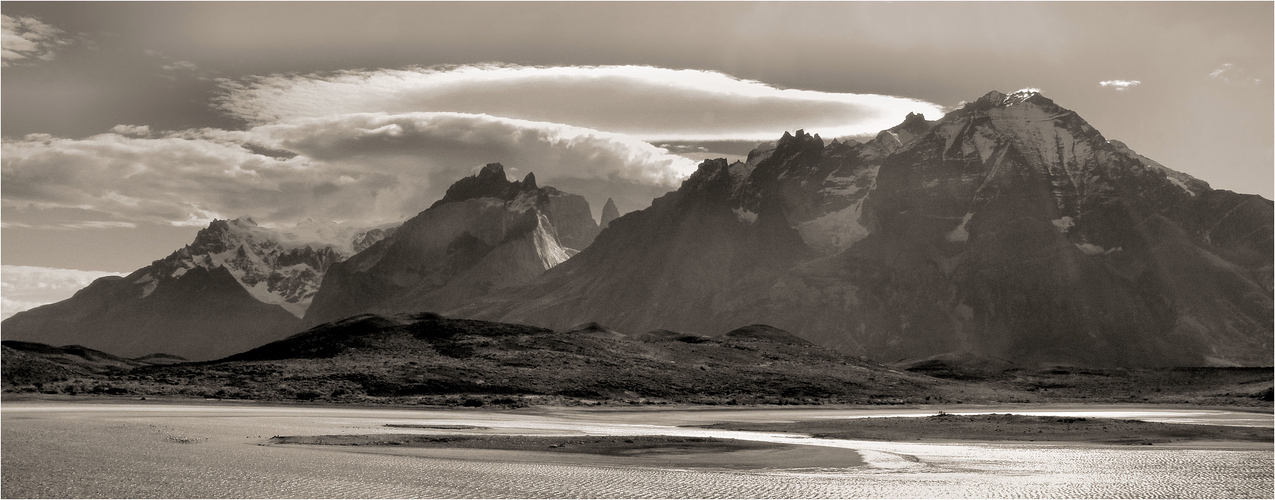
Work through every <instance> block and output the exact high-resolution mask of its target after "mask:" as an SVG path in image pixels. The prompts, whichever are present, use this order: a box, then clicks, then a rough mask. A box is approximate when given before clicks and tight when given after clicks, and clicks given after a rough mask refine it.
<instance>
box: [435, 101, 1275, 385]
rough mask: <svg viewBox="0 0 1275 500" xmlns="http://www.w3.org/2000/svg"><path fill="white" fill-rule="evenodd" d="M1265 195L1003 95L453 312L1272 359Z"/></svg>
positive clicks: (760, 163) (631, 325)
mask: <svg viewBox="0 0 1275 500" xmlns="http://www.w3.org/2000/svg"><path fill="white" fill-rule="evenodd" d="M1272 218H1273V216H1272V204H1271V201H1270V200H1265V199H1262V198H1260V197H1257V196H1246V195H1238V194H1235V193H1231V192H1227V191H1219V190H1213V189H1210V188H1209V187H1208V185H1207V184H1206V183H1204V182H1202V181H1199V180H1196V179H1194V178H1191V177H1190V176H1187V175H1185V174H1182V173H1179V172H1174V171H1172V170H1169V169H1167V168H1165V167H1164V166H1162V165H1159V164H1158V163H1155V162H1153V161H1150V160H1148V159H1146V158H1144V157H1141V156H1139V155H1137V154H1136V153H1134V152H1132V151H1131V150H1129V149H1128V148H1127V147H1126V146H1124V145H1123V144H1121V143H1118V142H1109V141H1107V140H1106V139H1105V138H1104V137H1102V135H1101V134H1100V133H1098V131H1097V130H1094V129H1093V128H1092V127H1091V126H1090V125H1089V124H1088V123H1086V122H1085V121H1084V120H1083V119H1081V118H1080V117H1079V116H1078V115H1077V114H1076V113H1074V112H1072V111H1070V110H1066V109H1064V108H1061V107H1059V106H1057V105H1056V104H1055V103H1053V102H1052V101H1050V100H1049V99H1047V98H1045V97H1044V96H1041V95H1040V94H1038V93H1034V92H1019V93H1015V94H1011V95H1005V94H1001V93H998V92H992V93H989V94H988V95H986V96H984V97H983V98H981V99H979V100H977V101H975V102H972V103H970V104H967V105H966V106H965V107H964V108H962V109H960V110H957V111H953V112H951V113H948V114H947V115H946V116H944V117H943V118H942V119H940V120H937V121H932V122H931V121H926V120H924V117H921V116H918V115H909V116H908V117H907V119H905V121H904V122H903V123H902V124H900V125H899V126H897V127H894V128H891V129H889V130H886V131H883V132H882V133H881V134H879V135H878V136H877V137H876V138H875V139H873V140H872V141H869V142H867V143H863V144H859V143H838V142H835V141H834V142H833V143H831V144H828V145H825V144H824V143H823V141H822V140H820V139H819V138H818V136H809V135H806V134H804V133H802V132H801V131H798V133H797V134H796V135H788V134H785V136H784V138H782V139H781V140H780V141H779V142H778V143H777V144H776V146H775V147H774V148H773V149H769V150H757V151H754V152H753V153H751V154H750V155H749V159H748V161H747V162H737V163H735V164H733V165H727V164H726V163H725V162H724V161H721V160H715V161H714V160H710V161H706V162H704V163H703V164H702V165H701V166H700V168H699V170H698V171H697V172H696V173H695V174H694V175H692V176H691V177H690V178H689V179H687V180H686V181H685V182H684V183H683V185H682V187H681V188H679V190H678V191H677V192H675V193H670V194H669V195H667V196H665V197H663V198H660V199H658V200H656V201H655V202H654V203H653V204H652V206H651V207H650V208H647V209H645V210H641V211H638V212H634V213H630V214H627V215H625V216H623V217H620V218H619V219H616V220H614V221H612V222H611V224H610V226H609V227H608V228H607V229H606V230H604V231H603V232H602V233H601V234H600V235H599V236H598V238H597V241H596V242H595V243H594V245H592V246H591V247H589V248H588V249H586V250H585V251H583V252H582V253H580V254H579V255H578V256H576V257H574V258H572V259H571V260H569V261H567V262H566V263H564V264H562V265H560V266H558V267H556V268H554V269H552V270H550V271H548V272H546V273H545V274H544V276H542V277H541V278H539V279H537V280H535V281H534V282H532V283H530V284H528V285H527V286H525V287H523V288H521V289H519V290H517V291H510V292H505V293H500V294H496V295H494V296H492V297H488V298H486V299H484V300H481V301H479V302H477V303H475V304H472V305H469V306H465V307H461V308H457V309H454V310H451V311H449V312H447V313H448V314H452V315H462V316H467V317H477V318H486V319H496V320H501V321H514V322H526V323H530V324H537V325H543V326H548V327H554V328H562V327H564V326H566V325H570V324H576V323H580V322H584V321H599V322H603V323H606V324H609V325H613V326H615V327H617V328H620V329H627V330H646V329H654V328H669V329H679V330H698V331H720V330H723V329H726V328H729V327H730V326H732V325H738V324H742V323H748V322H756V323H766V324H771V325H775V326H777V327H779V328H782V329H784V330H788V331H791V332H794V333H797V334H799V335H801V336H802V337H804V338H807V339H810V340H812V341H815V342H817V343H819V344H822V345H825V346H832V347H837V348H840V349H844V350H847V351H849V352H854V353H856V354H860V355H864V356H868V357H871V358H873V359H883V360H893V359H900V358H923V357H927V356H932V355H936V354H941V353H945V352H958V351H959V352H969V353H973V354H976V355H981V356H990V357H1000V358H1007V359H1016V360H1021V361H1024V362H1028V363H1042V364H1048V363H1067V364H1082V365H1099V366H1159V365H1210V364H1211V365H1229V364H1242V365H1270V364H1271V363H1272V354H1271V353H1272V349H1271V347H1272V346H1271V341H1272V336H1271V332H1272V328H1273V325H1272V320H1271V318H1272V302H1273V300H1272V287H1271V268H1272V266H1271V263H1272V251H1271V248H1272V236H1271V235H1272Z"/></svg>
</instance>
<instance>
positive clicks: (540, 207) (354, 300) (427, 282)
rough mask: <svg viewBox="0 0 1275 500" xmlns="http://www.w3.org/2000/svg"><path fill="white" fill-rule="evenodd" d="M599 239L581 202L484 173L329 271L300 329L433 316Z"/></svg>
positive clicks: (526, 181) (499, 169)
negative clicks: (346, 320) (366, 316)
mask: <svg viewBox="0 0 1275 500" xmlns="http://www.w3.org/2000/svg"><path fill="white" fill-rule="evenodd" d="M598 232H599V229H598V223H597V220H595V219H594V218H593V213H592V210H591V209H590V207H589V202H588V201H587V200H585V198H584V197H583V196H580V195H575V194H570V193H564V192H562V191H559V190H557V189H555V188H553V187H550V186H540V185H539V184H538V182H537V180H536V176H535V174H534V173H529V174H527V176H526V177H524V178H523V180H521V181H510V180H509V179H508V178H507V177H506V176H505V168H504V166H503V165H501V164H499V163H491V164H488V165H486V166H484V167H483V168H482V169H480V170H479V171H478V172H477V173H476V174H475V175H472V176H469V177H465V178H463V179H460V180H458V181H456V182H455V183H454V184H452V185H451V187H449V188H448V189H447V194H446V195H445V196H444V197H443V198H442V199H441V200H439V201H438V202H436V203H434V204H433V205H432V206H430V207H429V208H428V209H426V210H424V211H422V212H421V213H419V214H417V215H416V216H415V217H412V218H411V219H409V220H408V221H406V222H404V223H403V225H402V226H400V227H399V228H398V229H397V230H396V231H395V232H394V234H393V235H389V236H386V237H384V239H382V240H381V242H379V243H377V244H374V245H371V246H368V247H367V248H366V249H364V250H363V251H362V252H359V253H358V254H357V255H354V256H353V257H351V258H350V259H349V260H347V261H345V262H342V263H341V264H338V265H336V266H334V267H333V268H332V270H331V271H330V272H329V273H328V274H327V276H326V277H325V280H324V283H323V287H322V290H320V291H319V293H317V294H316V295H315V299H314V306H313V308H312V309H311V310H310V311H308V312H307V313H306V316H305V319H306V321H308V322H311V323H317V322H324V321H331V320H335V319H340V318H343V317H348V316H351V315H354V314H361V313H364V312H370V311H381V312H384V311H393V312H404V311H421V310H437V309H439V308H442V307H448V306H450V305H452V304H453V303H457V302H460V303H463V302H464V301H467V300H473V299H474V298H476V297H481V296H482V295H484V294H486V293H487V292H488V291H490V290H492V289H495V288H498V287H502V286H510V285H513V284H518V283H521V282H525V281H527V280H530V279H532V278H534V277H536V276H538V275H539V274H541V273H543V272H544V271H545V269H548V268H551V267H553V266H556V265H558V264H560V263H562V262H564V261H566V260H567V259H568V258H569V257H570V256H571V255H574V254H575V253H577V252H579V251H580V250H583V249H584V248H585V247H587V246H589V244H591V243H592V242H593V239H594V238H595V237H596V236H597V234H598Z"/></svg>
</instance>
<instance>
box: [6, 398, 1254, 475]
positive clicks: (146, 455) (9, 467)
mask: <svg viewBox="0 0 1275 500" xmlns="http://www.w3.org/2000/svg"><path fill="white" fill-rule="evenodd" d="M766 411H767V412H769V413H767V415H766V416H767V417H768V418H771V419H772V420H773V419H774V417H775V416H776V415H779V416H781V417H787V418H789V419H792V420H802V419H804V418H805V415H807V414H805V413H802V412H801V411H800V410H798V411H793V412H785V411H783V410H778V409H767V410H766ZM847 411H849V410H847ZM697 412H698V410H696V409H684V410H683V411H674V412H670V413H668V414H660V413H656V412H646V413H643V414H642V415H643V418H640V419H638V418H636V417H635V415H638V413H623V414H621V413H617V412H598V413H596V414H593V415H592V416H590V415H589V414H588V413H586V412H580V411H577V410H571V411H559V410H555V409H537V410H535V411H527V412H517V411H491V410H472V411H471V410H425V411H413V410H407V409H392V410H377V409H359V408H323V407H287V408H280V407H269V406H254V405H243V404H239V405H234V406H230V405H216V404H211V403H209V404H202V405H173V404H158V405H145V404H141V405H136V404H135V405H112V404H97V405H77V404H67V403H56V402H40V403H38V404H37V403H20V404H11V403H8V402H6V403H5V404H4V405H3V408H0V417H2V419H3V422H2V425H0V430H2V433H3V435H2V436H0V447H2V448H3V449H2V450H0V461H2V463H0V486H2V488H0V495H2V496H4V497H6V498H15V497H37V498H38V497H70V498H83V497H141V498H158V497H165V498H188V497H209V498H226V497H231V498H233V497H262V498H278V497H315V498H376V497H406V498H412V497H426V498H439V497H443V498H470V497H483V498H563V497H593V498H720V497H728V498H794V497H800V498H844V497H865V498H892V497H909V498H916V497H921V498H969V497H976V498H978V497H1007V498H1019V497H1076V498H1086V497H1104V498H1105V497H1143V498H1148V497H1189V498H1268V497H1271V496H1273V495H1275V491H1272V484H1273V483H1272V470H1273V469H1275V466H1273V465H1275V464H1273V460H1272V453H1271V450H1270V449H1263V450H1237V449H1219V448H1216V447H1210V446H1200V447H1194V448H1193V447H1184V446H1173V447H1171V448H1170V447H1164V448H1161V447H1158V446H1139V447H1132V446H1105V445H1093V444H1057V443H906V442H888V441H861V440H839V439H819V438H811V437H807V436H804V435H796V434H793V433H788V434H784V433H766V432H748V431H731V430H716V429H698V428H686V427H678V426H676V425H682V424H683V423H686V422H688V421H689V422H693V421H698V420H699V419H700V418H701V417H702V416H699V414H698V413H697ZM713 416H714V417H720V416H721V414H715V415H713ZM631 417H632V418H631ZM758 418H761V417H758ZM718 421H721V420H718ZM386 424H407V425H414V426H421V427H419V428H412V427H387V426H386ZM669 424H675V425H669ZM483 427H485V428H486V429H480V428H483ZM368 434H386V435H396V434H420V435H430V436H447V435H458V434H483V435H532V436H540V437H544V438H553V439H577V440H579V439H582V438H581V437H582V436H678V437H702V438H714V439H739V440H749V441H755V442H762V443H778V444H783V445H799V447H798V448H793V449H815V448H829V449H843V450H850V451H853V452H854V453H855V454H857V455H858V456H859V457H861V461H862V463H861V465H851V466H848V467H822V468H798V467H792V468H787V467H782V466H781V467H777V468H774V467H772V468H767V469H747V468H733V469H732V468H720V467H713V465H715V464H712V463H711V462H709V461H705V462H703V463H700V464H696V465H691V466H681V465H670V464H667V463H661V462H659V458H661V456H658V455H655V456H653V457H654V458H653V459H652V460H651V461H649V462H645V463H632V464H621V463H604V462H600V461H595V460H592V457H594V456H596V455H590V454H580V455H578V457H582V458H583V459H582V460H580V461H578V462H576V461H575V460H576V457H568V460H566V461H563V460H560V457H564V456H566V455H563V454H554V455H552V456H550V454H547V453H540V452H528V451H517V450H512V451H509V450H474V449H468V450H467V449H459V450H458V449H428V450H419V449H418V450H412V449H406V448H398V449H395V448H393V447H381V448H385V449H377V450H371V451H373V452H372V453H366V452H355V451H351V449H352V448H360V447H340V446H309V445H307V446H296V445H270V438H271V436H276V435H279V436H285V435H287V436H319V435H368ZM768 450H771V451H768ZM782 450H783V449H782V448H776V449H771V448H761V449H754V450H741V451H742V452H743V453H742V454H738V455H732V454H734V453H736V452H725V453H718V454H716V455H717V456H718V457H728V458H730V460H728V461H730V462H733V461H735V459H736V458H738V459H739V460H740V462H743V463H746V462H747V460H749V459H757V460H759V461H768V460H774V459H775V458H776V457H774V456H769V457H768V456H767V455H766V454H767V453H771V452H772V451H773V452H776V453H779V452H782ZM749 454H751V455H752V456H751V458H750V457H749V456H748V455H749ZM847 456H848V455H847ZM718 465H719V464H718ZM772 465H773V464H772ZM781 465H782V464H781Z"/></svg>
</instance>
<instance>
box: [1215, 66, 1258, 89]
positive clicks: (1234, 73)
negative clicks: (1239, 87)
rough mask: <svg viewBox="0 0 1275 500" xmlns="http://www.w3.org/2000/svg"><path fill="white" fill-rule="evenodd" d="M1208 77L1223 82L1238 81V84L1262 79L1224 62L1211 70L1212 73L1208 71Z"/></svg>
mask: <svg viewBox="0 0 1275 500" xmlns="http://www.w3.org/2000/svg"><path fill="white" fill-rule="evenodd" d="M1209 78H1212V79H1214V80H1218V81H1221V82H1225V83H1239V84H1249V85H1255V84H1258V83H1261V82H1262V80H1260V79H1258V78H1254V77H1253V76H1251V75H1249V74H1248V71H1246V70H1245V69H1244V68H1242V67H1239V66H1236V65H1234V64H1231V63H1225V64H1223V65H1222V67H1220V68H1218V69H1215V70H1213V72H1212V73H1209Z"/></svg>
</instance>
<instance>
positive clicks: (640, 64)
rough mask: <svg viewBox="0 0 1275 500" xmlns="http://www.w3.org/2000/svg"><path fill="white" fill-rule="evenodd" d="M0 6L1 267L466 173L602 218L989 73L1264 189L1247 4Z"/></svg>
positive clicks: (71, 262)
mask: <svg viewBox="0 0 1275 500" xmlns="http://www.w3.org/2000/svg"><path fill="white" fill-rule="evenodd" d="M0 11H2V12H3V15H4V18H3V24H4V26H3V29H4V33H3V70H2V72H0V74H2V76H3V95H4V100H3V106H2V108H3V123H2V127H0V128H2V130H0V132H2V133H3V137H4V143H3V154H2V155H0V156H2V157H3V179H2V182H3V184H2V191H3V193H2V194H3V196H2V197H0V198H2V200H0V203H2V206H3V215H2V219H3V240H2V241H3V254H2V260H3V263H4V264H5V265H6V267H5V272H6V273H16V272H17V271H15V269H17V268H16V267H12V266H29V267H27V268H23V269H25V270H26V271H29V272H32V273H35V271H32V269H34V268H52V269H79V270H87V271H111V272H128V271H132V270H134V269H137V268H139V267H142V266H144V265H147V264H149V263H150V262H151V261H152V260H155V259H158V258H161V257H163V256H165V255H167V254H168V253H170V252H171V251H173V250H175V249H177V248H180V247H181V246H182V245H184V244H186V243H189V242H190V240H191V239H192V238H193V236H194V233H195V232H196V231H197V230H198V229H199V228H200V227H202V226H203V225H206V224H207V222H208V221H209V219H211V218H225V217H237V216H244V215H249V216H253V217H254V218H255V219H256V220H257V221H259V222H262V223H265V224H274V225H281V226H288V225H291V224H292V223H295V222H297V221H299V220H301V219H304V218H306V217H313V218H315V219H321V220H335V221H338V222H341V221H349V222H351V223H380V222H387V221H401V220H403V219H406V218H408V217H410V216H412V215H414V214H416V213H417V212H419V211H420V210H423V209H424V208H426V207H428V206H429V204H430V203H432V202H433V201H435V200H436V199H438V198H439V197H441V195H442V192H443V190H444V189H446V187H447V186H448V185H449V184H450V183H451V182H453V181H455V180H456V179H457V178H459V177H461V176H464V175H468V174H469V173H471V172H472V171H473V169H474V168H475V167H477V166H480V165H482V164H485V163H488V162H493V161H499V162H502V163H503V164H504V165H505V166H506V170H507V171H508V172H510V173H511V175H517V176H522V175H525V174H526V173H527V172H533V171H534V172H535V173H536V176H537V178H538V179H539V180H540V184H542V185H546V184H547V185H553V186H556V187H559V188H561V189H564V190H567V191H571V192H577V193H579V194H583V195H585V196H586V197H587V198H588V199H589V201H590V203H591V204H592V205H593V210H594V212H595V215H596V214H597V213H598V212H599V211H600V210H601V205H602V203H603V202H604V201H605V200H606V198H608V197H614V198H615V199H616V202H617V204H618V205H619V208H620V209H621V211H622V212H627V211H631V210H637V209H640V208H644V207H645V206H647V205H648V204H649V202H650V199H651V198H652V197H654V196H658V195H660V194H662V193H664V192H666V191H668V190H671V189H674V188H676V186H677V185H678V182H679V181H680V180H681V179H682V178H684V177H685V176H686V175H688V174H689V173H690V172H692V171H693V170H694V168H695V165H696V164H697V163H698V161H699V160H700V159H703V158H706V157H721V156H728V157H732V158H734V157H738V155H742V154H746V152H747V151H748V149H749V148H751V147H753V146H754V145H755V144H757V143H758V142H760V141H765V140H774V139H777V138H778V137H779V136H780V135H782V134H783V132H784V131H792V130H795V129H797V128H804V129H806V130H807V131H809V132H812V133H819V134H821V135H822V136H823V137H825V138H832V137H837V136H855V135H874V134H875V132H876V131H878V130H880V129H882V128H885V127H889V126H892V125H894V124H897V123H898V122H900V121H902V119H903V116H904V115H906V114H907V113H908V112H923V113H924V114H925V115H926V117H927V118H930V119H935V118H938V117H939V116H941V115H942V113H943V112H944V111H945V110H949V109H952V108H954V107H957V106H958V104H959V103H960V102H961V101H966V100H973V99H976V98H978V97H979V96H981V95H983V94H985V93H986V92H987V91H989V90H993V89H996V90H1000V91H1004V92H1010V91H1014V90H1018V89H1021V88H1028V87H1032V88H1039V89H1041V91H1042V93H1044V94H1045V95H1046V96H1047V97H1049V98H1051V99H1053V100H1054V101H1055V102H1057V103H1058V104H1059V105H1061V106H1063V107H1066V108H1069V109H1072V110H1074V111H1076V112H1078V113H1079V114H1080V115H1081V116H1082V117H1084V118H1085V119H1086V120H1088V121H1089V123H1090V124H1092V125H1093V126H1094V127H1096V128H1097V129H1098V130H1100V131H1101V132H1102V133H1103V134H1104V136H1106V137H1107V138H1108V139H1118V140H1121V141H1124V142H1125V143H1126V144H1127V145H1128V146H1129V147H1131V148H1133V149H1134V150H1136V151H1137V152H1138V153H1140V154H1142V155H1144V156H1147V157H1149V158H1152V159H1154V160H1156V161H1158V162H1160V163H1162V164H1164V165H1166V166H1168V167H1170V168H1173V169H1177V170H1181V171H1183V172H1187V173H1189V174H1191V175H1194V176H1196V177H1199V178H1200V179H1202V180H1204V181H1207V182H1209V183H1210V184H1211V185H1213V186H1214V187H1215V188H1222V189H1230V190H1234V191H1239V192H1244V193H1256V194H1260V195H1263V196H1266V197H1267V198H1271V197H1272V190H1273V187H1272V186H1273V184H1275V181H1273V179H1272V171H1273V165H1275V160H1273V153H1272V142H1273V139H1272V137H1273V135H1275V131H1273V129H1272V121H1273V117H1272V109H1275V101H1273V98H1272V96H1273V94H1275V92H1273V91H1272V80H1273V78H1272V60H1273V59H1275V56H1273V54H1272V46H1273V45H1275V40H1273V37H1272V32H1273V29H1272V17H1273V12H1272V3H1270V2H1248V3H1222V2H1204V3H1151V2H1131V3H1118V4H1112V3H1098V2H1076V3H1061V4H1059V3H1003V2H996V3H948V2H943V3H910V2H905V3H742V4H741V3H717V2H714V3H665V2H661V3H610V2H608V3H564V4H541V3H523V2H519V3H406V2H393V3H372V2H357V3H336V2H331V3H296V2H288V3H218V2H198V3H159V2H138V3H106V2H90V3H72V2H50V3H40V2H5V3H3V4H2V5H0ZM41 272H44V271H41ZM35 275H39V276H47V273H45V274H39V273H36V274H35ZM84 276H86V275H83V274H75V275H73V276H71V277H70V278H67V279H66V280H63V281H65V282H67V283H80V282H81V281H83V279H84ZM5 283H6V284H5V286H6V294H10V290H12V289H11V288H10V284H9V283H10V280H9V278H8V277H6V278H5Z"/></svg>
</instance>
